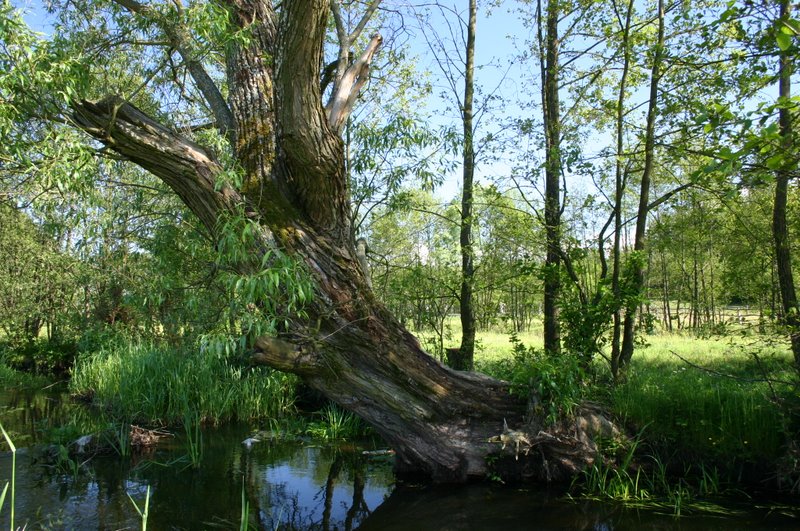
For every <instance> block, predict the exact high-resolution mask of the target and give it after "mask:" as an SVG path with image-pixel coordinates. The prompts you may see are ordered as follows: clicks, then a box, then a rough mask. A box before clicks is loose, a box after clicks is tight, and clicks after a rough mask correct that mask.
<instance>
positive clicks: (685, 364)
mask: <svg viewBox="0 0 800 531" xmlns="http://www.w3.org/2000/svg"><path fill="white" fill-rule="evenodd" d="M457 326H458V324H457V318H450V319H449V321H448V323H447V324H446V328H448V329H452V330H453V331H455V330H457ZM503 330H504V326H503V324H502V323H498V324H496V325H495V326H494V327H493V328H492V329H491V330H484V331H483V332H482V333H480V334H479V339H478V354H477V356H476V370H479V371H482V372H484V373H487V374H490V375H492V376H496V377H499V378H503V379H506V380H509V381H511V382H513V383H514V392H517V393H520V394H521V395H523V396H524V395H528V394H530V393H537V394H538V395H539V396H540V398H541V404H542V405H543V407H544V408H545V411H544V413H546V414H547V416H548V417H549V418H552V419H556V418H558V417H559V416H562V415H569V414H570V412H571V411H572V410H574V408H575V407H576V406H577V405H578V404H579V403H580V402H581V401H583V400H592V401H595V402H600V403H602V404H603V405H605V406H606V407H607V408H608V409H609V410H610V411H611V412H612V413H613V414H614V415H615V416H616V418H617V419H618V420H619V421H620V422H621V423H622V424H623V425H624V426H625V427H626V429H627V430H628V433H629V434H630V435H631V440H632V443H630V444H627V445H619V444H616V443H612V442H611V441H609V443H608V444H607V445H605V447H604V448H603V452H604V454H605V456H606V458H605V459H599V460H598V461H597V465H596V466H595V467H594V468H593V469H591V470H587V471H586V472H585V474H584V476H583V477H581V478H577V480H576V482H575V484H574V485H573V489H574V492H580V493H582V494H583V495H588V496H602V497H610V498H614V499H618V500H622V501H625V502H627V503H633V504H649V505H653V504H655V505H658V504H668V505H669V506H671V507H673V509H674V510H675V511H676V512H680V511H681V510H682V508H683V507H686V505H687V503H688V502H692V503H693V504H695V505H696V503H697V498H698V497H702V496H705V495H710V494H714V495H718V494H722V493H724V492H727V491H734V490H737V491H738V489H742V488H745V489H748V490H753V489H752V488H751V487H764V488H769V489H776V488H777V489H783V490H786V491H794V492H797V491H798V489H799V488H800V447H799V446H798V443H797V441H798V440H799V439H800V437H798V434H800V404H799V403H798V392H797V391H798V383H797V374H796V372H795V371H794V369H793V365H792V363H791V357H790V354H789V352H788V348H787V345H786V344H785V341H784V340H782V339H781V338H782V337H783V336H781V334H780V333H779V331H774V332H773V333H769V328H768V327H766V328H765V325H764V323H763V322H762V323H759V325H758V326H755V325H754V326H747V325H745V326H741V327H737V329H736V330H735V331H734V332H735V333H732V331H731V330H730V329H728V330H727V332H728V333H727V334H725V335H710V334H709V333H708V329H704V330H699V331H698V330H684V331H682V332H680V333H663V332H659V331H658V330H651V332H653V333H651V334H642V336H641V344H640V347H639V349H638V350H637V352H636V354H635V356H634V358H633V362H632V364H631V366H630V367H629V369H628V370H627V371H626V373H625V374H624V377H623V378H621V379H619V380H618V381H616V382H614V381H613V380H612V378H611V375H610V371H609V370H608V363H607V362H606V360H605V359H604V356H603V355H599V356H595V357H594V359H592V360H591V362H590V363H588V364H587V363H586V358H585V357H583V358H581V357H579V356H576V355H573V354H571V353H569V352H565V353H563V354H562V355H560V356H550V355H548V354H547V353H545V352H544V351H543V350H542V349H541V347H540V346H539V345H540V344H541V333H540V330H539V329H538V328H537V322H536V321H534V322H533V326H532V327H531V328H530V329H529V330H528V331H526V332H520V333H511V334H508V333H505V332H504V331H503ZM419 335H420V336H421V337H422V338H423V340H425V338H426V337H427V336H426V331H425V330H422V331H419ZM456 336H457V334H455V333H452V334H450V337H451V342H452V343H453V346H455V345H456V343H457V341H456V340H457V337H456ZM198 344H199V342H198V341H197V340H195V341H191V342H186V343H183V344H180V345H175V344H172V343H170V342H167V341H165V340H163V339H161V340H158V339H156V338H155V337H143V336H142V334H138V335H137V334H134V333H133V331H132V330H131V328H130V327H126V326H123V325H118V326H116V327H111V326H95V327H93V328H90V329H89V330H88V331H85V332H84V333H83V334H82V335H81V336H80V337H78V338H77V339H76V340H75V341H73V342H61V343H58V344H54V343H52V342H48V341H47V340H46V339H44V338H37V339H36V340H34V341H29V342H27V343H26V344H24V345H16V346H15V345H11V344H10V342H8V341H4V342H3V343H2V346H0V353H1V354H0V355H2V363H0V383H2V384H3V385H4V386H6V387H8V386H12V385H17V386H31V387H43V386H44V385H46V382H48V381H51V380H52V375H51V378H50V379H49V380H48V379H43V378H42V376H41V375H42V374H46V373H48V372H51V371H54V370H55V372H56V373H57V374H56V376H58V377H63V376H64V375H65V374H66V375H67V376H68V388H69V392H70V393H71V394H72V396H73V397H75V398H77V399H80V400H83V401H85V402H87V403H89V404H91V405H92V407H95V408H97V409H98V410H100V411H102V412H103V414H104V418H107V419H113V421H114V422H116V423H117V424H118V425H124V424H131V423H137V424H141V425H146V426H173V427H180V426H182V425H183V426H184V427H185V428H186V431H187V433H189V431H190V429H194V427H196V426H200V425H208V424H218V423H222V422H229V421H234V420H238V421H250V422H254V423H257V424H259V425H261V426H268V427H270V428H271V429H273V430H275V431H284V432H287V433H292V434H295V435H296V434H303V435H307V436H312V437H318V438H323V439H330V440H334V439H341V438H352V437H357V436H359V435H363V434H365V433H367V432H368V431H369V430H368V428H367V427H366V426H364V425H363V424H362V423H361V422H359V421H358V420H357V419H355V418H353V417H352V416H351V415H349V414H348V413H346V412H343V411H342V410H341V409H339V408H338V407H336V406H334V405H332V404H324V402H320V401H317V402H316V404H315V405H314V407H312V408H311V410H310V411H309V408H308V407H302V406H303V405H305V406H307V404H301V407H298V403H297V397H298V391H299V382H298V381H297V379H296V378H295V377H293V376H291V375H287V374H284V373H280V372H276V371H272V370H270V369H268V368H264V367H254V366H250V365H249V364H248V363H247V357H246V352H242V350H241V349H238V348H232V349H231V350H229V351H228V354H224V353H221V352H220V351H219V350H214V349H211V348H208V345H205V346H203V347H202V348H201V347H199V346H198ZM65 367H69V370H67V371H64V368H65ZM19 369H27V370H23V371H20V370H19ZM34 373H38V374H34ZM301 410H305V411H304V412H303V411H301ZM299 413H306V414H305V415H301V414H299ZM83 429H88V428H83ZM64 433H69V434H70V435H77V434H78V433H79V430H78V431H76V430H75V429H73V430H72V431H70V430H69V429H62V430H61V437H62V438H63V437H64ZM12 436H13V434H12ZM611 457H614V458H615V459H613V460H612V459H608V458H611ZM739 492H740V491H739Z"/></svg>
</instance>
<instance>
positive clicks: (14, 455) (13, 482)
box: [0, 424, 17, 530]
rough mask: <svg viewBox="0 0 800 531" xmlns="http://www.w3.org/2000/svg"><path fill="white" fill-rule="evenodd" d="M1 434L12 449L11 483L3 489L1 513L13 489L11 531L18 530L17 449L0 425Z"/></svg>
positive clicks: (0, 495) (0, 494)
mask: <svg viewBox="0 0 800 531" xmlns="http://www.w3.org/2000/svg"><path fill="white" fill-rule="evenodd" d="M0 432H2V433H3V439H5V441H6V444H7V445H8V447H9V448H11V481H9V482H7V483H6V485H5V486H4V487H3V492H2V493H0V512H2V511H3V504H4V503H5V501H6V494H7V493H8V491H9V488H10V489H11V500H10V502H11V512H10V520H11V524H10V526H9V529H12V530H13V529H16V528H15V527H14V509H15V507H16V494H17V447H16V446H14V443H13V442H12V441H11V437H10V436H9V435H8V433H7V432H6V429H5V428H4V427H3V425H2V424H0Z"/></svg>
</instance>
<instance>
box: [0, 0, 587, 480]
mask: <svg viewBox="0 0 800 531" xmlns="http://www.w3.org/2000/svg"><path fill="white" fill-rule="evenodd" d="M378 3H379V2H377V1H375V2H371V3H365V4H364V5H365V7H364V10H363V12H362V13H361V14H360V17H359V18H358V19H357V21H356V23H353V24H351V25H350V26H349V27H348V25H347V24H346V22H345V17H343V16H342V13H341V7H342V6H340V5H339V2H338V1H330V0H302V1H300V0H286V1H283V2H278V3H273V2H272V1H270V0H233V1H230V2H221V3H220V4H221V5H216V4H214V5H213V6H212V7H213V9H212V11H213V12H215V13H217V14H218V15H219V16H220V17H222V19H223V21H222V22H220V21H219V20H213V17H212V22H208V20H207V19H201V20H205V23H204V24H205V25H204V26H203V28H205V29H203V28H201V29H198V28H197V27H195V26H193V22H192V21H193V18H192V16H189V15H187V13H190V11H189V10H190V9H195V8H197V6H198V4H191V5H189V6H185V7H184V6H182V4H181V3H180V1H176V2H174V3H168V4H160V3H159V4H155V3H154V4H144V3H139V2H138V1H136V0H116V1H115V2H101V1H97V2H86V1H84V2H83V3H74V2H70V3H69V4H65V7H64V9H67V8H68V7H67V6H72V7H69V9H78V8H76V7H75V6H82V11H81V13H80V16H81V17H84V18H88V19H91V20H92V22H91V24H90V26H91V29H87V31H86V32H83V33H81V32H76V31H74V29H73V30H71V31H64V32H63V35H61V36H59V35H58V34H57V35H56V37H55V38H54V39H52V40H51V41H50V43H49V44H47V45H43V46H45V47H46V48H47V49H48V53H50V57H53V56H55V57H63V55H64V54H63V53H62V54H61V55H59V53H58V52H57V51H58V49H59V47H62V48H61V49H62V50H71V51H72V52H73V53H79V52H80V47H81V43H80V39H84V38H85V39H91V42H93V43H96V42H98V39H101V40H102V42H104V43H106V45H105V47H104V48H103V54H104V55H102V56H101V55H97V61H100V62H101V63H102V61H110V60H109V59H108V56H110V55H112V54H114V53H117V50H122V49H126V50H128V52H127V53H128V57H133V56H131V54H130V50H131V49H139V48H136V47H137V46H139V47H143V49H144V47H146V48H147V49H152V48H158V49H160V50H161V52H162V55H158V54H155V55H154V56H153V57H154V59H153V61H152V62H153V64H154V66H153V68H152V69H150V68H149V67H148V69H145V71H144V73H143V74H142V76H141V77H142V78H143V79H144V81H143V83H142V84H141V86H138V87H132V88H130V90H128V91H127V94H126V90H127V89H126V88H125V87H122V88H120V89H119V90H118V92H116V93H109V94H97V87H98V86H106V85H107V86H113V84H108V83H107V80H105V81H101V80H99V78H98V80H97V81H96V82H95V81H93V80H92V79H91V78H89V79H88V80H86V82H84V83H82V84H79V85H75V87H78V86H82V87H84V88H83V89H81V88H73V89H71V90H70V91H65V92H64V93H63V94H61V95H60V96H63V97H64V98H63V99H64V100H65V101H64V103H63V106H64V110H63V111H62V112H61V113H60V114H59V113H58V112H56V113H52V112H49V111H48V112H47V113H44V114H49V115H52V114H56V115H58V119H56V120H55V121H56V122H59V121H60V122H62V123H63V124H66V125H67V126H69V127H71V128H72V129H73V130H82V131H83V132H84V133H87V134H88V135H90V136H91V137H92V138H93V139H94V140H93V142H94V144H93V145H94V146H95V147H97V148H99V149H97V153H99V154H100V155H101V156H106V157H111V158H112V159H115V160H123V161H126V162H127V163H133V164H136V165H138V166H140V167H141V168H144V169H145V170H147V171H149V172H151V173H152V174H153V175H155V176H156V177H158V178H159V179H160V180H161V181H163V183H165V184H166V185H167V186H168V187H169V188H170V189H171V190H172V191H173V192H174V193H175V194H177V196H178V197H180V199H181V200H182V201H183V202H184V203H185V204H186V205H187V206H188V207H189V208H190V209H191V211H192V212H193V213H194V214H195V215H196V216H197V217H198V218H199V220H201V222H202V224H203V225H204V227H205V229H206V230H207V231H208V233H209V235H210V236H211V238H210V239H211V241H215V242H217V245H219V246H221V247H224V245H222V243H220V242H222V238H223V236H222V235H221V234H220V232H221V230H222V228H221V227H224V226H228V225H229V224H228V225H226V224H225V223H223V222H221V220H230V219H244V220H245V221H246V225H247V226H248V227H250V229H249V236H250V238H249V239H248V240H247V242H248V249H247V253H245V254H244V255H241V254H239V255H238V256H236V257H235V259H232V260H231V261H230V264H231V265H232V266H233V267H235V268H237V269H238V270H239V271H240V272H241V273H242V274H251V275H252V274H258V273H259V272H261V271H269V270H270V268H273V267H275V265H276V264H285V260H286V259H289V260H291V261H292V262H293V263H294V264H300V266H299V268H300V269H301V270H303V271H304V272H305V275H307V277H309V280H310V283H311V284H312V285H313V286H314V293H313V296H311V297H308V298H306V299H307V300H306V301H305V303H304V305H303V306H302V311H301V312H296V313H295V314H294V315H293V316H291V317H289V318H288V319H287V320H285V321H283V320H282V321H281V325H280V326H279V327H277V329H276V330H274V331H273V333H272V334H265V335H262V336H260V337H256V338H251V344H253V345H254V346H255V351H256V353H255V355H254V356H253V359H254V361H257V362H260V363H265V364H268V365H270V366H272V367H275V368H277V369H280V370H284V371H289V372H292V373H295V374H297V375H299V376H300V377H301V378H302V379H303V380H304V381H305V382H306V383H307V384H309V385H310V386H312V387H313V388H315V389H318V390H319V391H321V392H322V393H324V394H325V395H326V396H328V397H329V398H330V399H332V400H334V401H335V402H337V403H338V404H340V405H342V406H343V407H345V408H347V409H348V410H350V411H353V412H355V413H356V414H358V415H359V416H361V417H362V418H364V419H365V420H367V421H368V422H369V423H370V424H372V425H373V426H374V427H375V428H376V429H377V431H378V432H379V433H380V434H381V435H382V436H383V437H384V438H385V439H386V441H387V442H388V443H389V444H391V445H392V447H393V448H394V449H395V450H396V452H397V468H398V471H400V472H408V473H420V474H422V475H425V476H428V477H431V478H433V479H434V480H437V481H463V480H465V479H466V478H468V477H470V476H484V475H486V474H487V472H488V468H487V467H488V465H487V462H486V456H487V455H489V454H490V453H493V452H497V451H498V450H499V445H498V444H497V443H496V442H490V441H489V440H490V438H491V437H492V436H496V435H498V434H500V433H501V432H502V431H503V429H504V421H505V423H507V424H508V425H510V426H512V427H513V426H520V425H521V424H522V423H523V420H524V418H525V411H526V404H525V403H524V402H523V401H522V400H520V399H519V398H518V397H516V396H514V395H512V394H511V393H510V392H509V386H508V385H507V384H506V383H504V382H500V381H497V380H493V379H491V378H488V377H485V376H482V375H479V374H473V373H467V372H457V371H453V370H451V369H449V368H447V367H445V366H443V365H442V364H440V363H438V362H437V361H435V360H434V359H432V358H431V357H430V356H429V355H428V354H426V353H425V352H424V351H423V350H422V348H421V347H420V345H419V343H418V341H417V340H416V339H415V338H414V337H413V336H412V335H411V334H410V333H409V332H408V331H406V330H405V329H404V328H403V326H401V324H400V323H399V322H398V321H397V320H396V319H395V318H394V317H393V316H392V315H391V314H390V313H389V312H388V311H387V310H386V309H385V307H384V306H383V305H382V304H380V303H379V302H378V301H377V300H376V298H375V296H374V295H373V293H372V291H371V289H370V287H369V285H368V281H367V279H366V277H365V272H364V271H363V270H362V268H361V266H360V265H359V260H358V257H357V255H356V251H355V248H354V242H353V235H352V233H351V227H350V220H351V216H350V201H349V199H350V198H349V192H348V178H347V175H346V173H345V153H344V147H343V142H342V138H341V133H342V131H343V128H344V125H345V123H346V121H347V119H348V116H349V114H350V112H351V110H352V108H353V106H354V103H355V101H356V99H357V96H358V93H359V91H360V90H361V89H362V88H363V86H364V85H365V83H366V81H367V79H368V75H369V66H370V63H371V60H372V58H373V56H374V54H375V53H376V51H377V50H378V49H379V46H380V44H381V37H380V36H379V35H374V36H372V37H371V38H366V37H364V36H362V35H361V34H362V33H363V32H364V28H365V27H366V26H367V22H368V20H369V19H370V17H371V16H372V15H374V13H375V12H376V9H377V7H378V6H377V4H378ZM184 9H186V10H187V11H186V12H184ZM214 10H216V11H214ZM201 12H202V11H201ZM104 13H105V14H104ZM78 18H80V17H78ZM196 18H197V17H196ZM329 21H331V22H332V24H330V26H329ZM123 25H128V26H127V27H128V30H129V31H120V28H121V27H122V26H123ZM209 27H210V28H212V29H214V28H216V29H217V30H219V28H220V27H223V30H222V31H223V32H224V33H227V34H228V35H235V38H229V39H227V40H226V41H225V43H224V46H219V48H218V49H217V50H214V49H213V46H211V47H209V46H204V45H203V42H205V41H204V40H203V39H201V36H202V35H206V34H207V33H208V32H209V31H210V30H208V28H209ZM329 27H334V28H335V39H336V41H338V42H337V44H336V45H335V46H334V48H338V54H337V58H336V60H335V61H333V62H330V63H329V64H327V65H326V64H325V61H324V51H325V49H324V46H325V43H326V39H329V36H330V34H333V33H334V32H329V30H328V28H329ZM142 28H145V29H146V31H145V32H143V30H142ZM201 30H202V31H205V32H206V33H202V31H201ZM104 32H106V33H108V35H107V36H104ZM137 32H138V33H137ZM142 33H145V34H146V36H147V38H144V37H142ZM9 38H10V35H9ZM103 39H104V40H103ZM206 40H207V38H206ZM87 42H88V41H87ZM328 42H330V41H328ZM76 43H77V44H76ZM132 47H133V48H132ZM53 50H56V52H54V51H53ZM67 55H68V54H67ZM158 57H164V64H165V65H166V67H165V68H166V71H167V73H168V74H169V73H170V71H171V75H168V74H165V75H161V74H158V73H157V72H158V70H157V68H156V66H157V63H158V60H157V58H158ZM116 61H117V63H119V62H120V61H122V62H124V61H125V59H124V57H122V56H121V58H120V59H116ZM66 62H67V63H69V61H68V60H67V61H66ZM53 64H54V63H53V61H44V62H41V63H40V64H39V65H38V66H37V68H43V69H48V68H49V69H52V65H53ZM109 64H110V63H109ZM6 66H9V67H10V66H14V65H6ZM74 66H75V65H73V67H74ZM84 66H85V65H84ZM94 66H95V68H89V69H88V71H89V72H93V75H96V76H102V75H104V74H103V71H102V69H98V68H96V66H97V65H94ZM17 67H19V65H17ZM76 68H77V67H76ZM78 69H79V70H80V68H78ZM66 70H67V71H68V70H69V69H66ZM63 71H65V70H64V69H60V70H58V72H63ZM82 71H84V72H85V71H86V70H85V69H84V70H82ZM106 75H107V72H106ZM159 75H160V76H161V78H160V79H161V80H162V86H163V84H164V79H166V80H167V81H169V80H170V79H172V80H173V81H174V83H176V84H178V85H180V86H179V91H181V92H183V91H191V94H195V95H199V96H200V97H198V98H194V100H192V99H191V98H187V99H186V100H181V102H180V103H179V104H174V103H173V104H170V105H167V104H165V103H164V98H163V97H160V96H159V95H158V94H157V93H155V94H152V95H151V96H149V97H148V98H142V97H141V92H142V91H145V92H146V91H148V90H150V85H153V86H155V84H154V83H149V82H150V81H151V80H153V79H155V78H156V77H158V76H159ZM6 81H8V80H6ZM104 83H105V85H104ZM23 85H24V82H23V81H19V82H18V83H17V84H16V85H13V84H11V85H9V83H6V89H5V90H6V96H5V97H6V98H10V99H9V101H11V99H13V98H14V97H15V95H14V94H11V92H15V93H16V97H18V98H22V97H23V95H22V92H23V91H24V87H23ZM45 85H46V83H45ZM9 86H11V89H9V88H8V87H9ZM15 87H16V88H15ZM161 90H162V93H163V90H164V89H163V88H162V89H161ZM133 95H136V97H137V98H139V99H138V100H137V101H147V102H149V104H148V108H147V109H145V108H143V105H141V104H139V105H138V106H135V105H134V104H133V103H131V100H132V99H133ZM196 100H200V101H196ZM20 101H21V100H20ZM191 103H193V104H194V107H192V106H191V105H190V104H191ZM196 108H200V109H205V110H206V111H207V114H208V116H209V117H210V119H211V123H210V126H213V127H214V128H215V129H216V130H217V131H218V133H219V137H221V138H224V139H225V142H224V143H223V149H222V150H220V149H216V150H212V149H209V148H207V147H204V146H203V145H201V144H200V143H199V142H198V141H197V136H195V133H196V130H193V129H191V128H188V127H185V128H177V127H176V126H175V125H174V124H175V123H176V122H178V120H176V119H175V116H176V114H177V113H181V112H194V113H198V111H196V110H193V109H196ZM56 110H57V109H56ZM51 111H52V109H51ZM34 114H35V113H34ZM198 114H200V113H198ZM34 118H35V117H34ZM62 127H63V126H62ZM196 129H197V130H202V127H199V128H196ZM24 137H25V133H18V137H17V138H24ZM221 151H222V152H221ZM223 160H224V161H225V162H224V163H223ZM231 168H234V170H235V171H234V173H236V174H237V175H238V176H236V177H232V176H231V172H232V170H231ZM281 267H283V266H281ZM270 278H272V277H270ZM281 286H283V285H281ZM281 289H289V290H291V289H292V288H291V287H288V288H284V287H281ZM270 305H272V303H271V302H270V301H267V300H261V301H255V306H270ZM534 427H535V430H536V431H535V432H534V434H533V435H529V436H527V438H528V439H529V442H530V443H534V444H540V446H541V449H542V451H538V450H537V451H536V452H530V455H521V456H518V457H519V459H518V460H515V459H514V456H513V455H512V456H507V457H506V461H507V462H508V463H509V464H510V465H511V466H510V467H509V469H514V470H510V472H509V474H510V475H512V476H516V477H520V476H525V475H537V474H538V475H540V476H545V475H547V476H548V477H552V476H551V475H552V474H553V473H554V472H555V471H556V470H557V469H558V468H559V467H560V468H561V470H562V471H563V470H564V469H565V468H566V470H569V471H573V472H574V471H575V470H576V469H577V467H578V466H579V464H580V463H579V462H580V461H581V459H578V460H577V461H576V459H575V458H576V453H575V452H574V451H573V450H575V448H577V447H578V446H580V444H579V441H578V438H576V437H577V434H576V433H575V432H573V433H572V435H573V439H570V440H569V441H567V440H566V439H564V438H563V437H562V438H560V439H558V438H555V437H553V436H550V435H548V434H545V433H544V432H540V431H539V427H538V425H536V424H528V429H529V431H531V430H533V429H534ZM518 435H519V434H518ZM536 435H538V438H537V437H536ZM527 446H529V445H528V444H527V443H523V448H526V447H527ZM507 451H508V449H507ZM579 453H580V452H579ZM584 453H585V452H584ZM545 456H549V457H545ZM543 457H545V460H544V461H543V460H542V458H543ZM583 457H586V458H588V459H591V456H589V455H584V456H583ZM542 464H545V465H546V466H545V467H542V466H541V465H542ZM526 470H527V472H526ZM533 470H538V471H539V472H538V473H537V472H533ZM542 470H544V471H545V472H546V473H542Z"/></svg>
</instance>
